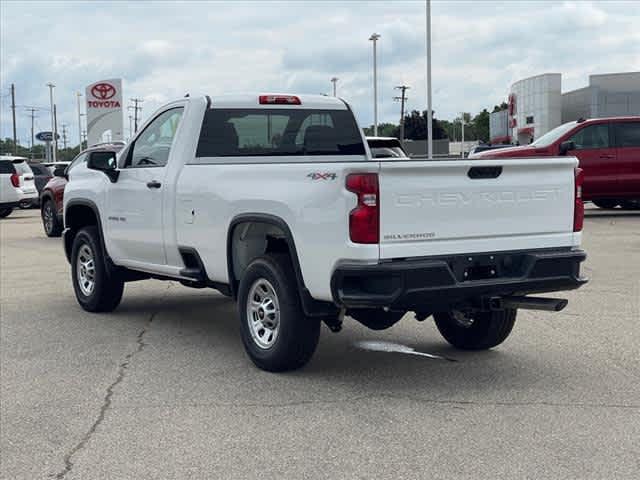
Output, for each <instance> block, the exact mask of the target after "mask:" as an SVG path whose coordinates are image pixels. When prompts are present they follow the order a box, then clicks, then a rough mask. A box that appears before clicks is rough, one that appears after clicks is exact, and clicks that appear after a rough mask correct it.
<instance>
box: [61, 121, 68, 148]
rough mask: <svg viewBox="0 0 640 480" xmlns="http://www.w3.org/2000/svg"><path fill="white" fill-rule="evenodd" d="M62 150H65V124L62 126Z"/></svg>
mask: <svg viewBox="0 0 640 480" xmlns="http://www.w3.org/2000/svg"><path fill="white" fill-rule="evenodd" d="M62 148H64V149H65V150H66V149H67V124H66V123H63V124H62Z"/></svg>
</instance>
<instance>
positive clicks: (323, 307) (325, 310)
mask: <svg viewBox="0 0 640 480" xmlns="http://www.w3.org/2000/svg"><path fill="white" fill-rule="evenodd" d="M245 222H261V223H268V224H271V225H274V226H276V227H278V228H280V230H282V231H283V232H284V236H285V238H284V239H285V242H286V243H287V247H288V249H289V253H290V254H291V263H292V265H293V271H294V273H295V275H296V283H297V284H298V293H299V295H300V302H301V304H302V309H303V311H304V313H305V315H308V316H313V317H331V316H335V315H337V314H338V313H339V310H338V308H337V307H336V306H335V305H334V304H333V303H330V302H323V301H319V300H315V299H314V298H313V297H312V296H311V294H310V293H309V290H307V287H305V284H304V278H303V276H302V270H301V268H300V261H299V260H298V251H297V250H296V244H295V242H294V240H293V234H292V233H291V229H290V228H289V225H287V222H285V221H284V220H283V219H282V218H280V217H277V216H275V215H270V214H267V213H242V214H240V215H237V216H236V217H234V218H233V219H232V220H231V223H230V224H229V229H228V230H227V272H228V275H229V287H230V289H231V295H232V297H233V298H234V299H237V298H238V291H237V290H238V289H237V284H238V279H236V278H235V276H234V274H233V259H232V245H231V242H232V241H233V231H234V229H235V228H236V226H238V225H239V224H240V223H245Z"/></svg>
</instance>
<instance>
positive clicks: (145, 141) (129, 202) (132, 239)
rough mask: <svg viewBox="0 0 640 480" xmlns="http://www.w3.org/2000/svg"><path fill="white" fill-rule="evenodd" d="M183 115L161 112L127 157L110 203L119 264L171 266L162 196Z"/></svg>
mask: <svg viewBox="0 0 640 480" xmlns="http://www.w3.org/2000/svg"><path fill="white" fill-rule="evenodd" d="M183 110H184V108H183V107H178V108H171V109H169V110H165V111H164V112H162V113H160V114H159V115H158V116H156V118H155V119H154V120H152V121H151V122H150V123H149V124H148V125H147V126H146V127H145V129H144V131H142V133H140V135H138V137H137V138H136V139H135V141H134V142H133V143H132V144H131V145H130V146H129V147H128V148H127V150H126V152H124V154H123V156H124V158H123V160H124V164H123V165H122V168H121V169H120V176H119V178H118V181H117V182H116V183H114V184H112V185H111V188H110V189H109V190H108V193H107V196H108V198H107V199H106V204H107V213H108V215H107V219H106V223H107V228H108V231H109V244H110V245H109V247H110V253H111V255H112V257H113V258H114V259H115V260H118V261H126V262H133V263H135V264H145V265H150V266H151V265H162V266H163V265H166V264H167V259H166V254H165V248H164V236H163V229H162V209H163V202H162V196H163V191H164V190H163V189H164V188H165V185H164V182H165V177H166V172H167V163H168V161H169V158H170V153H171V147H172V145H173V141H174V138H175V133H176V130H177V128H178V125H179V123H180V119H181V117H182V113H183ZM140 266H143V265H140Z"/></svg>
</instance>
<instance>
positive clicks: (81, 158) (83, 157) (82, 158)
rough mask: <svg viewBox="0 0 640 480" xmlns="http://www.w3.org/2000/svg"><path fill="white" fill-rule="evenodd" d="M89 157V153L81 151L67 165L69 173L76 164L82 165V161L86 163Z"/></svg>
mask: <svg viewBox="0 0 640 480" xmlns="http://www.w3.org/2000/svg"><path fill="white" fill-rule="evenodd" d="M87 158H88V155H87V154H86V153H81V154H80V155H78V156H77V157H76V158H74V159H73V161H72V162H71V163H70V164H69V166H68V167H67V173H69V172H70V171H71V169H72V168H73V167H75V166H76V165H80V164H81V163H85V162H86V161H87Z"/></svg>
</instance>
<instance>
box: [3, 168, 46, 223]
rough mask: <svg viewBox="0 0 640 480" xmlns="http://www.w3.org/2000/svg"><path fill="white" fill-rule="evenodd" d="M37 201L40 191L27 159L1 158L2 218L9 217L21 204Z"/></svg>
mask: <svg viewBox="0 0 640 480" xmlns="http://www.w3.org/2000/svg"><path fill="white" fill-rule="evenodd" d="M37 199H38V190H37V189H36V184H35V182H34V180H33V172H32V171H31V167H29V165H28V164H27V162H26V158H24V157H13V156H9V155H2V156H0V218H4V217H7V216H8V215H9V214H10V213H11V212H12V211H13V209H14V208H15V207H18V206H20V204H24V203H33V202H35V201H36V200H37Z"/></svg>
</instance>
